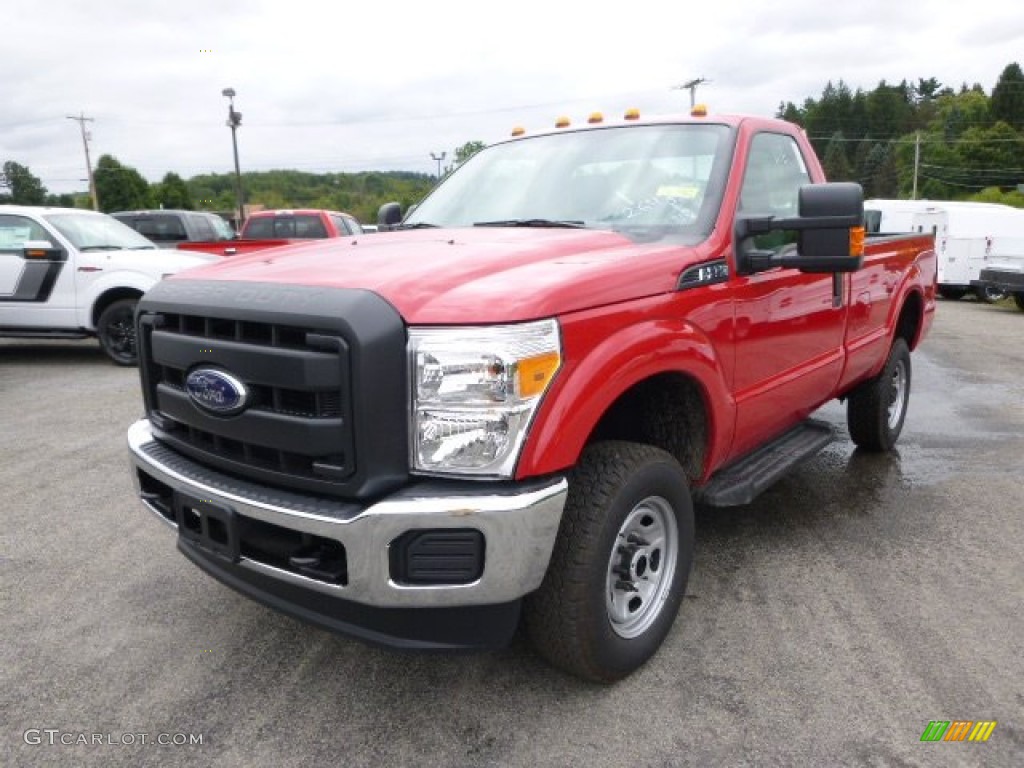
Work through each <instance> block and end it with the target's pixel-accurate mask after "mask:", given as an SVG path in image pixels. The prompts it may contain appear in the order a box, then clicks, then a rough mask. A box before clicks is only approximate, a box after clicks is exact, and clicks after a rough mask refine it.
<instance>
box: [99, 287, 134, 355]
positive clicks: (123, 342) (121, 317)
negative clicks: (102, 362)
mask: <svg viewBox="0 0 1024 768" xmlns="http://www.w3.org/2000/svg"><path fill="white" fill-rule="evenodd" d="M137 303H138V299H118V300H117V301H114V302H111V304H110V306H108V307H107V308H106V309H104V310H103V312H101V313H100V317H99V320H98V321H97V322H96V336H97V337H98V338H99V341H100V348H101V349H102V350H103V351H104V352H105V353H106V354H107V357H109V358H110V359H111V360H113V361H114V363H115V364H116V365H135V363H136V361H137V359H138V357H137V352H136V349H135V305H136V304H137Z"/></svg>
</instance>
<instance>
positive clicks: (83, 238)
mask: <svg viewBox="0 0 1024 768" xmlns="http://www.w3.org/2000/svg"><path fill="white" fill-rule="evenodd" d="M43 218H44V219H46V220H47V221H48V222H50V224H52V225H53V226H54V228H55V229H56V230H57V231H58V232H60V233H61V234H62V235H64V237H66V238H67V239H68V240H70V241H71V244H72V245H73V246H75V248H77V249H78V250H80V251H90V250H92V251H119V250H125V249H127V250H141V249H150V248H156V246H155V245H154V244H153V242H152V241H151V240H147V239H146V238H144V237H143V236H142V235H140V234H139V233H138V232H136V231H135V230H134V229H132V228H131V227H129V226H128V225H127V224H122V223H121V222H120V221H118V220H117V219H115V218H114V217H112V216H105V215H103V214H96V213H48V214H46V215H45V216H44V217H43Z"/></svg>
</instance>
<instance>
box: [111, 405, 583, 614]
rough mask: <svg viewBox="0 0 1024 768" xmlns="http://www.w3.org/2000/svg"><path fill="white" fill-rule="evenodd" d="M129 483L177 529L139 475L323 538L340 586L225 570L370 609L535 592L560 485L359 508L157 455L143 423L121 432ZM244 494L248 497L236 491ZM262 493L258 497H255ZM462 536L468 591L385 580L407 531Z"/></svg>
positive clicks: (255, 563) (455, 488) (447, 486)
mask: <svg viewBox="0 0 1024 768" xmlns="http://www.w3.org/2000/svg"><path fill="white" fill-rule="evenodd" d="M128 447H129V451H130V457H131V470H132V479H133V481H134V483H135V488H136V491H137V492H138V493H139V495H140V497H141V498H142V500H143V504H145V505H146V507H147V508H148V509H149V510H150V511H151V512H153V513H154V514H155V515H156V516H157V517H158V518H159V519H160V520H161V521H162V522H164V523H165V524H167V525H168V526H170V527H171V528H174V529H175V530H176V529H177V525H176V524H175V523H174V522H173V520H172V519H170V517H169V516H168V514H167V511H166V509H164V510H163V511H161V509H160V506H159V505H158V504H156V503H154V502H153V501H151V500H147V498H146V496H148V495H149V494H144V492H143V488H142V482H143V476H145V477H147V478H152V479H155V480H156V481H157V482H158V483H159V484H161V485H162V486H166V487H168V488H169V489H170V490H171V491H173V493H174V494H181V495H183V496H188V497H191V498H196V499H202V500H204V501H208V502H210V503H211V504H215V505H218V506H220V507H224V508H229V509H231V510H233V511H234V513H235V514H237V515H239V516H242V517H246V518H251V519H253V520H258V521H262V522H264V523H270V524H272V525H276V526H280V527H282V528H287V529H290V530H292V531H297V532H302V533H308V534H311V535H314V536H318V537H322V538H327V539H332V540H334V541H337V542H339V543H340V544H341V545H342V546H343V547H344V548H345V553H346V557H347V564H348V579H347V583H346V584H344V585H339V584H331V583H327V582H324V581H320V580H317V579H313V578H308V577H306V576H303V575H301V574H299V573H294V572H292V571H288V570H284V569H282V568H279V567H275V566H273V565H270V564H268V563H264V562H260V561H259V560H254V559H251V558H246V557H244V556H243V557H241V558H240V560H239V561H238V562H237V563H235V564H233V566H232V567H237V568H241V569H244V570H247V571H252V572H255V573H258V574H261V575H262V576H263V577H266V578H270V579H274V580H277V581H278V582H280V583H283V584H290V585H291V586H293V587H299V588H303V589H308V590H312V591H315V592H319V593H322V594H325V595H329V596H331V597H334V598H338V599H341V600H345V601H352V602H355V603H361V604H364V605H368V606H375V607H380V608H446V607H459V606H483V605H493V604H497V603H505V602H508V601H512V600H516V599H518V598H520V597H522V596H523V595H525V594H527V593H529V592H532V591H533V590H535V589H537V587H539V586H540V583H541V580H542V579H543V577H544V572H545V571H546V570H547V566H548V561H549V560H550V558H551V550H552V547H553V546H554V541H555V536H556V534H557V533H558V525H559V522H560V521H561V517H562V509H563V507H564V505H565V498H566V492H567V487H568V485H567V483H566V480H565V478H563V477H556V478H549V479H546V480H544V481H538V482H529V483H501V484H497V483H494V484H483V483H454V482H441V481H424V482H420V483H417V484H414V485H410V486H408V487H406V488H403V489H402V490H400V491H398V492H396V493H394V494H392V495H391V496H388V497H386V498H385V499H383V500H381V501H378V502H377V503H375V504H370V505H369V506H366V507H361V508H360V507H353V505H352V504H351V503H349V502H343V501H332V500H330V499H325V498H319V497H318V498H316V499H311V498H310V497H309V496H300V495H299V494H290V493H286V492H283V491H277V490H276V489H271V488H261V487H260V486H255V485H251V484H241V483H239V481H235V480H233V479H232V478H230V477H227V476H225V475H222V474H220V473H218V472H216V471H215V470H210V469H209V468H207V467H204V466H202V465H200V464H198V463H195V462H192V461H191V460H189V459H187V458H184V457H182V456H181V455H180V454H176V453H174V454H172V453H171V452H169V451H168V449H166V448H164V447H163V446H161V445H160V444H159V443H158V442H157V441H156V440H155V439H154V437H153V435H152V433H151V431H150V425H149V422H148V421H147V420H145V419H143V420H141V421H138V422H136V423H135V424H133V425H132V426H131V428H130V429H129V431H128ZM245 487H248V488H249V489H251V490H252V491H254V492H245V493H243V492H239V490H238V489H239V488H245ZM261 490H262V491H265V492H259V491H261ZM311 502H315V503H311ZM443 528H459V529H466V528H472V529H476V530H478V531H480V532H481V533H482V534H483V535H484V540H485V542H486V544H485V546H486V549H485V559H484V568H483V573H482V575H481V576H480V578H479V579H477V580H476V581H474V582H472V583H469V584H457V585H415V586H410V585H405V584H397V583H395V582H394V581H393V580H392V578H391V571H390V566H389V547H390V546H391V544H392V542H394V541H395V540H396V539H397V538H398V537H400V536H401V535H402V534H404V533H406V532H407V531H410V530H423V529H432V530H437V529H443Z"/></svg>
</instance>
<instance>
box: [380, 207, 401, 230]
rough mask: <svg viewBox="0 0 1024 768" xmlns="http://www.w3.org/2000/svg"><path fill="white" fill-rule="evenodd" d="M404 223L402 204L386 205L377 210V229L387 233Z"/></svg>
mask: <svg viewBox="0 0 1024 768" xmlns="http://www.w3.org/2000/svg"><path fill="white" fill-rule="evenodd" d="M401 223H402V206H401V204H400V203H384V205H382V206H381V207H380V208H379V209H378V210H377V229H379V230H380V231H381V232H387V231H388V230H391V229H394V228H395V227H397V226H398V225H399V224H401Z"/></svg>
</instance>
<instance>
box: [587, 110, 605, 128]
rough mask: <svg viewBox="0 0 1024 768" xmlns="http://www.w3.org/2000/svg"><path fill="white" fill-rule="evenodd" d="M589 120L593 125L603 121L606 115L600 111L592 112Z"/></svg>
mask: <svg viewBox="0 0 1024 768" xmlns="http://www.w3.org/2000/svg"><path fill="white" fill-rule="evenodd" d="M587 122H588V123H590V124H591V125H594V124H595V123H603V122H604V115H602V114H601V113H600V112H591V113H590V117H588V118H587Z"/></svg>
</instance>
